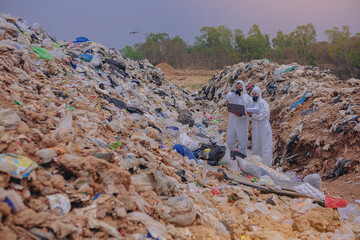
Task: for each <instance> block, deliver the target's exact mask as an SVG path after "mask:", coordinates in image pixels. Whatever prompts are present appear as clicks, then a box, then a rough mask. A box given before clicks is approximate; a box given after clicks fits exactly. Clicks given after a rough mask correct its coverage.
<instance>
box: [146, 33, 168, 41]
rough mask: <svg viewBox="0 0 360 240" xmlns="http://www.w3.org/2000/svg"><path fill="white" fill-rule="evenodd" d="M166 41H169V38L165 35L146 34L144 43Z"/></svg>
mask: <svg viewBox="0 0 360 240" xmlns="http://www.w3.org/2000/svg"><path fill="white" fill-rule="evenodd" d="M166 40H170V36H169V34H167V33H148V34H146V40H145V41H146V42H147V43H150V42H157V43H160V42H163V41H166Z"/></svg>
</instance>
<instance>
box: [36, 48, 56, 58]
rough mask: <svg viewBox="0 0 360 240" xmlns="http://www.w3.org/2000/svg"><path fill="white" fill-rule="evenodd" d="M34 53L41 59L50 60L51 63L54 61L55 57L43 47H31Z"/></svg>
mask: <svg viewBox="0 0 360 240" xmlns="http://www.w3.org/2000/svg"><path fill="white" fill-rule="evenodd" d="M31 48H32V49H33V50H34V52H36V53H37V54H38V55H39V56H40V58H41V59H49V60H50V61H54V57H53V56H52V55H51V54H50V53H49V52H48V50H46V49H45V48H41V47H31Z"/></svg>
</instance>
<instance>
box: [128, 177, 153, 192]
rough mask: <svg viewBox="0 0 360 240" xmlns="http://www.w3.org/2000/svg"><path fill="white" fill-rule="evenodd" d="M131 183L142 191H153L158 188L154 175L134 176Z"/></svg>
mask: <svg viewBox="0 0 360 240" xmlns="http://www.w3.org/2000/svg"><path fill="white" fill-rule="evenodd" d="M131 183H132V184H133V185H136V186H138V187H139V190H140V191H153V190H155V188H156V181H155V178H154V176H153V175H152V174H145V173H142V174H137V175H132V176H131Z"/></svg>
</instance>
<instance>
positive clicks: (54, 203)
mask: <svg viewBox="0 0 360 240" xmlns="http://www.w3.org/2000/svg"><path fill="white" fill-rule="evenodd" d="M46 198H47V199H49V202H50V208H51V211H54V210H55V209H60V210H61V212H60V216H62V215H63V214H68V213H69V212H70V210H71V204H70V200H69V199H68V198H67V197H65V196H64V195H62V194H54V195H50V196H47V197H46Z"/></svg>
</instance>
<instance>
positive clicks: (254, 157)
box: [245, 155, 268, 166]
mask: <svg viewBox="0 0 360 240" xmlns="http://www.w3.org/2000/svg"><path fill="white" fill-rule="evenodd" d="M245 160H246V161H248V162H251V163H253V164H258V163H261V164H264V165H266V166H267V165H268V162H267V160H266V159H265V158H263V157H261V156H258V155H251V156H248V157H246V158H245Z"/></svg>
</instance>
